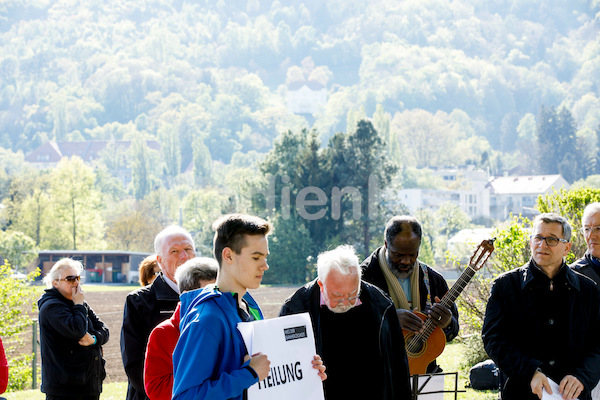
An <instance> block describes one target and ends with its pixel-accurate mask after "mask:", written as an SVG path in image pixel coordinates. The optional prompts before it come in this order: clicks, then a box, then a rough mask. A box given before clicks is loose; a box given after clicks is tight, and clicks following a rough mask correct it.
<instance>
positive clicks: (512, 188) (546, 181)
mask: <svg viewBox="0 0 600 400" xmlns="http://www.w3.org/2000/svg"><path fill="white" fill-rule="evenodd" d="M488 187H489V190H490V217H492V218H494V219H497V220H499V221H503V220H505V219H507V218H508V217H509V215H510V214H511V213H512V214H514V215H518V214H521V215H523V216H526V217H528V218H529V217H532V216H533V215H535V214H536V212H535V210H534V206H535V202H536V199H537V197H538V196H539V195H543V194H548V193H552V192H553V191H554V190H559V189H561V188H563V189H569V187H570V185H569V183H568V182H567V181H566V180H565V179H564V178H563V177H562V176H560V175H526V176H500V177H497V178H492V179H490V181H489V183H488Z"/></svg>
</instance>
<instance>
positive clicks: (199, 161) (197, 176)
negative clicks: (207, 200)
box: [192, 135, 212, 186]
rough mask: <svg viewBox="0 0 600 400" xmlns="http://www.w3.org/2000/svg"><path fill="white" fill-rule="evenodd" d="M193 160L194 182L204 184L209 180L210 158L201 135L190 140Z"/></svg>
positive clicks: (199, 184)
mask: <svg viewBox="0 0 600 400" xmlns="http://www.w3.org/2000/svg"><path fill="white" fill-rule="evenodd" d="M192 149H193V161H194V183H195V184H196V185H197V186H204V185H206V184H207V183H208V182H209V181H210V173H211V170H212V158H211V156H210V151H209V150H208V147H206V145H205V144H204V139H203V138H202V136H200V135H197V136H195V137H194V140H193V142H192Z"/></svg>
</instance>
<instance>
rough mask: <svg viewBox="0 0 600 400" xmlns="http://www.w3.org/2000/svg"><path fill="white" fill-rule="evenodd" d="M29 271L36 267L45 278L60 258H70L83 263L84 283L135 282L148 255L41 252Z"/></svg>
mask: <svg viewBox="0 0 600 400" xmlns="http://www.w3.org/2000/svg"><path fill="white" fill-rule="evenodd" d="M38 254H39V255H38V258H37V260H35V261H34V262H33V264H32V265H30V269H32V270H33V269H35V268H36V267H38V268H39V269H40V271H42V274H41V276H40V278H42V277H44V276H46V274H47V273H48V272H49V271H50V268H52V266H53V265H54V264H55V263H56V262H57V261H58V260H60V259H61V258H65V257H70V258H73V259H75V260H79V261H81V262H82V263H83V267H84V268H85V271H84V279H85V281H86V282H103V283H111V282H121V283H129V282H136V281H137V279H138V276H139V273H138V269H139V266H140V263H141V262H142V260H143V259H144V258H146V257H147V256H149V255H150V253H140V252H133V251H119V250H101V251H91V250H41V251H40V252H39V253H38Z"/></svg>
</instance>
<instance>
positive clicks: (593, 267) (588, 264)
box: [570, 252, 600, 285]
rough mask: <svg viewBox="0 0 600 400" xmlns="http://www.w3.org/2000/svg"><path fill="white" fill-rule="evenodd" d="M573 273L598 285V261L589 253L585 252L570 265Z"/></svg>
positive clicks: (599, 271) (599, 278)
mask: <svg viewBox="0 0 600 400" xmlns="http://www.w3.org/2000/svg"><path fill="white" fill-rule="evenodd" d="M570 267H571V268H573V269H574V270H575V271H577V272H579V273H580V274H583V275H585V276H587V277H588V278H591V279H593V280H594V282H596V284H597V285H600V260H599V259H598V258H596V257H594V256H593V255H591V254H590V253H589V252H586V253H585V254H584V256H583V257H581V258H580V259H579V260H577V261H575V262H574V263H573V264H571V265H570Z"/></svg>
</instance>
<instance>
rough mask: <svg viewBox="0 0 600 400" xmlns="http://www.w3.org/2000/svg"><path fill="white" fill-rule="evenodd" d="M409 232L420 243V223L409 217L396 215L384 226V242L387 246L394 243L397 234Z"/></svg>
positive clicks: (421, 233)
mask: <svg viewBox="0 0 600 400" xmlns="http://www.w3.org/2000/svg"><path fill="white" fill-rule="evenodd" d="M407 230H411V231H412V232H413V233H414V234H415V235H417V237H418V238H419V242H420V241H421V237H422V236H423V229H422V228H421V223H420V222H419V220H417V219H416V218H415V217H411V216H410V215H397V216H395V217H392V218H391V219H390V220H389V221H388V222H387V224H385V241H386V243H387V244H388V246H389V245H391V243H392V242H393V241H394V239H395V238H396V236H397V235H398V234H399V233H402V232H405V231H407Z"/></svg>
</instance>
